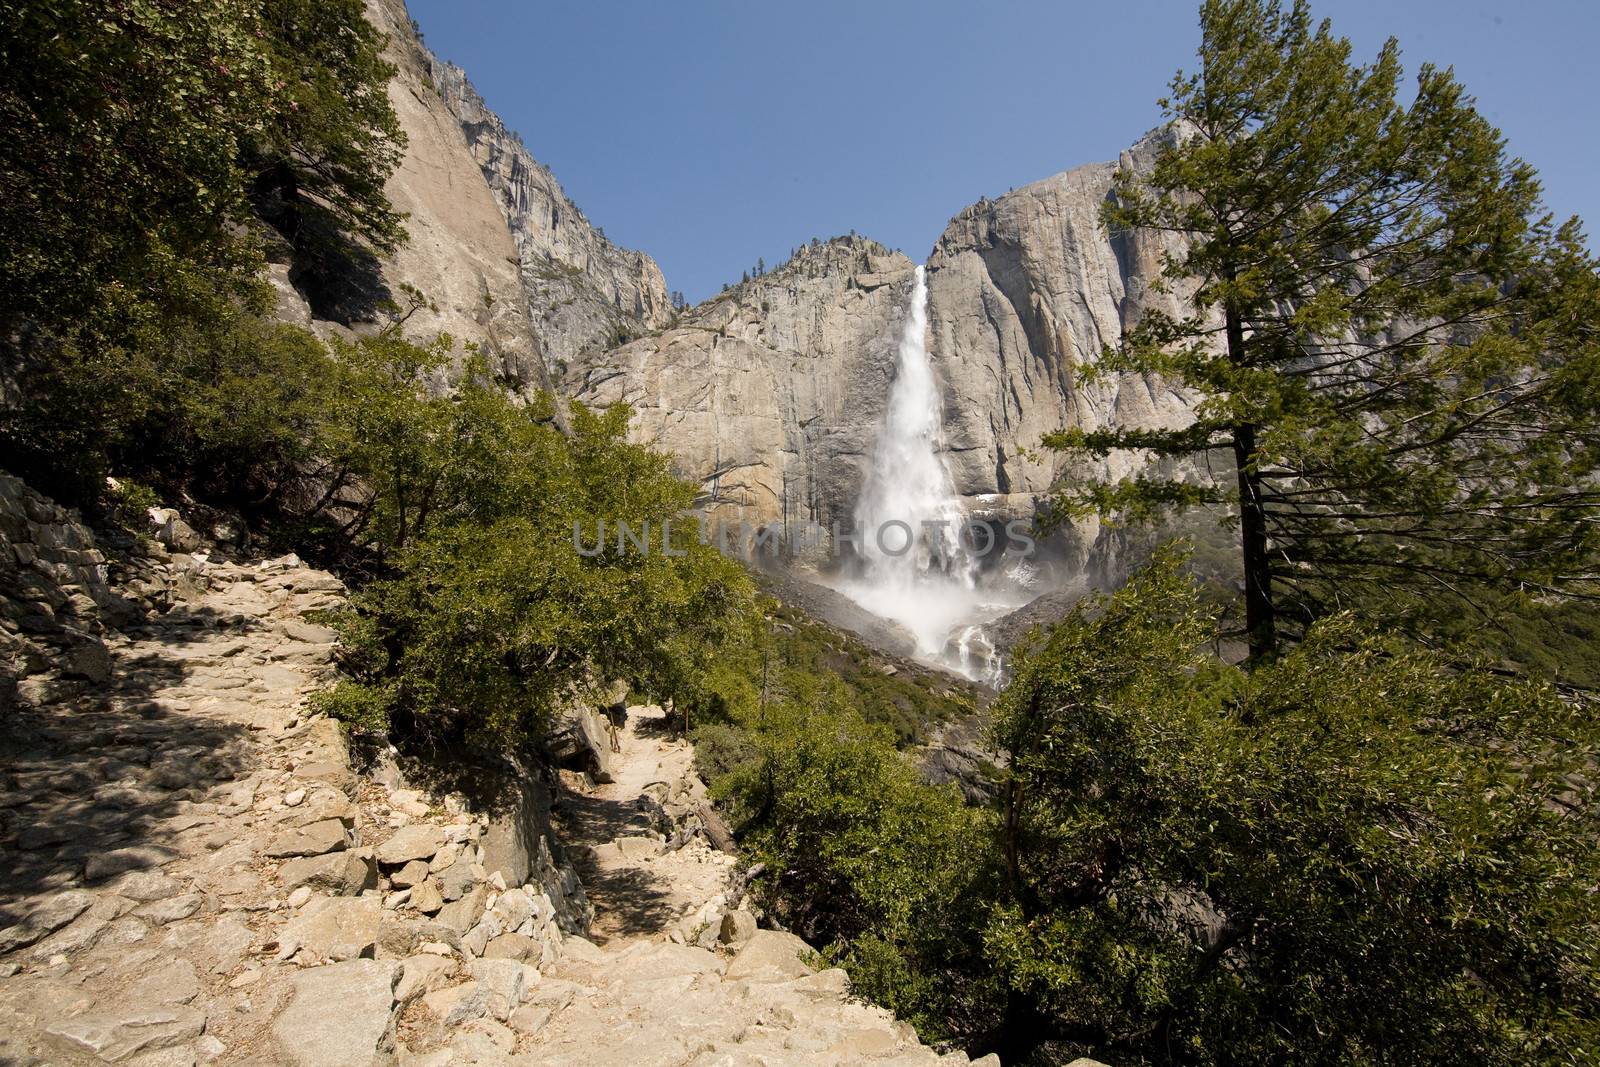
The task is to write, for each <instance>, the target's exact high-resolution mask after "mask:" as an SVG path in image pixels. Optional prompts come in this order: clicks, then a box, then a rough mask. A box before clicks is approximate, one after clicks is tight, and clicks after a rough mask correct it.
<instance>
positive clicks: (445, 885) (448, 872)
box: [439, 860, 483, 900]
mask: <svg viewBox="0 0 1600 1067" xmlns="http://www.w3.org/2000/svg"><path fill="white" fill-rule="evenodd" d="M472 867H473V865H472V864H470V863H466V862H463V861H461V860H457V861H456V862H455V863H452V864H451V865H450V866H449V867H446V868H445V869H444V871H443V872H442V873H441V874H440V875H439V891H440V892H441V893H443V894H444V899H446V900H460V899H461V898H462V897H464V896H466V895H467V893H469V892H471V890H472V887H473V886H475V885H478V884H479V883H481V882H482V881H483V879H482V877H481V872H479V871H474V870H473V869H472Z"/></svg>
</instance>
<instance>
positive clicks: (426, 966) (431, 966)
mask: <svg viewBox="0 0 1600 1067" xmlns="http://www.w3.org/2000/svg"><path fill="white" fill-rule="evenodd" d="M454 967H455V964H454V963H453V962H452V961H451V960H449V959H448V958H447V957H444V956H435V955H432V954H427V953H425V954H423V955H420V956H412V957H410V958H409V959H406V960H403V961H402V962H401V964H400V968H401V973H400V984H399V985H397V986H395V990H394V996H395V1000H397V1001H399V1002H400V1003H401V1004H410V1003H411V1002H412V1001H413V1000H416V999H417V998H418V997H420V996H422V995H423V994H425V993H431V992H433V991H434V990H435V989H438V988H439V987H440V986H441V985H443V984H444V983H445V982H446V981H447V980H448V976H449V974H450V971H451V970H452V969H453V968H454Z"/></svg>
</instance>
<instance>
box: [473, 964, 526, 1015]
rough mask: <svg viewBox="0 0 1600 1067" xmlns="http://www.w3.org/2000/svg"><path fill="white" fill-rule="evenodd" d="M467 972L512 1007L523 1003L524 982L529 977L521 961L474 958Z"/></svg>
mask: <svg viewBox="0 0 1600 1067" xmlns="http://www.w3.org/2000/svg"><path fill="white" fill-rule="evenodd" d="M467 973H468V974H470V975H472V977H473V978H474V979H475V980H476V981H478V982H481V983H482V984H483V985H484V986H485V987H487V988H488V989H489V990H490V991H492V992H493V993H495V994H496V995H497V996H500V997H503V998H505V1000H506V1001H507V1003H508V1004H509V1005H510V1006H511V1007H513V1008H514V1007H516V1006H517V1005H518V1004H521V1003H522V993H523V989H524V983H525V982H526V980H527V979H526V976H525V974H524V972H523V967H522V964H521V963H520V962H518V961H516V960H473V961H471V962H470V963H468V964H467ZM504 1017H505V1016H503V1015H502V1016H501V1018H504Z"/></svg>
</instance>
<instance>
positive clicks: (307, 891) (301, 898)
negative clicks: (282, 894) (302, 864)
mask: <svg viewBox="0 0 1600 1067" xmlns="http://www.w3.org/2000/svg"><path fill="white" fill-rule="evenodd" d="M310 899H311V887H310V886H308V885H303V886H300V887H299V888H298V889H296V890H295V891H294V892H292V893H290V894H289V907H291V908H298V907H300V906H301V905H303V904H304V903H305V902H306V901H308V900H310Z"/></svg>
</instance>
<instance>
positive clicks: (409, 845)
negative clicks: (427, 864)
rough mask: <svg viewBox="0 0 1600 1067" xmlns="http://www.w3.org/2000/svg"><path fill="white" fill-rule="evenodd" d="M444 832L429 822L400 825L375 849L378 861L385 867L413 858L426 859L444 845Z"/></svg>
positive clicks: (397, 865)
mask: <svg viewBox="0 0 1600 1067" xmlns="http://www.w3.org/2000/svg"><path fill="white" fill-rule="evenodd" d="M444 843H445V842H444V832H443V831H442V830H440V829H439V828H438V827H437V826H434V825H432V824H430V823H413V824H412V825H410V826H402V827H401V828H400V829H398V830H396V831H395V832H394V836H392V837H390V838H389V840H387V841H385V842H384V843H383V844H381V845H379V846H378V847H377V849H376V853H377V857H378V862H379V863H381V864H383V865H384V866H385V867H400V866H403V865H405V864H407V863H410V862H412V861H413V860H426V859H430V858H432V856H433V854H434V853H436V852H438V851H439V849H441V848H443V847H444Z"/></svg>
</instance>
